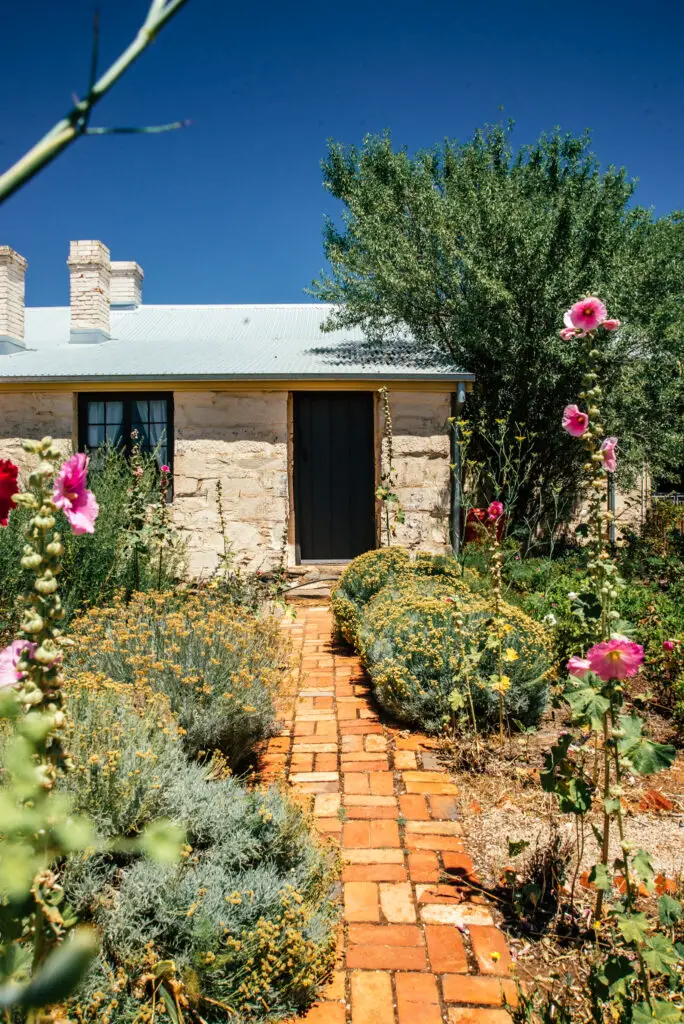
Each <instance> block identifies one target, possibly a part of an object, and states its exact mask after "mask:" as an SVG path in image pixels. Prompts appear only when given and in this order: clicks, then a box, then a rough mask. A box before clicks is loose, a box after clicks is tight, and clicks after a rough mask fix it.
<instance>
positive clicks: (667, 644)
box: [663, 640, 674, 651]
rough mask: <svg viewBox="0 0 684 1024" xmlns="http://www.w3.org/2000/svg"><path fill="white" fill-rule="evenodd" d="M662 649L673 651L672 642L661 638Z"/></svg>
mask: <svg viewBox="0 0 684 1024" xmlns="http://www.w3.org/2000/svg"><path fill="white" fill-rule="evenodd" d="M663 650H664V651H674V643H673V641H672V640H663Z"/></svg>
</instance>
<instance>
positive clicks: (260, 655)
mask: <svg viewBox="0 0 684 1024" xmlns="http://www.w3.org/2000/svg"><path fill="white" fill-rule="evenodd" d="M71 636H72V639H73V640H74V641H75V644H76V648H75V650H74V653H73V656H72V658H71V661H72V664H74V665H75V666H76V667H78V668H81V669H84V670H89V671H93V672H100V673H104V674H105V675H107V676H108V677H109V678H110V679H112V680H114V681H115V682H120V683H127V684H129V685H132V686H135V687H136V688H138V687H140V686H141V685H143V686H146V687H149V688H150V689H151V690H153V691H155V692H158V693H163V694H166V696H167V697H168V698H169V702H170V706H171V710H172V711H173V713H174V714H175V715H176V716H177V719H178V723H179V725H180V727H181V729H182V730H183V743H184V746H185V748H186V750H187V751H188V753H189V754H190V755H191V756H193V757H194V756H197V755H198V754H200V753H202V752H212V751H214V750H219V751H220V752H221V753H223V754H224V756H225V757H226V758H227V759H228V761H229V763H230V766H231V768H232V769H233V770H234V771H237V770H240V769H241V768H242V767H244V766H245V763H246V761H247V759H248V758H249V756H250V754H251V752H252V750H253V748H254V745H255V744H256V743H257V742H258V741H259V740H261V739H264V738H265V737H267V736H269V735H272V734H273V730H274V727H275V721H276V712H275V706H274V695H275V693H276V692H277V688H278V685H279V683H280V680H281V678H282V669H283V667H284V665H285V664H286V663H287V658H288V649H287V644H286V641H285V639H284V635H283V632H282V630H281V629H280V628H279V626H278V623H277V621H276V620H275V619H273V618H268V617H264V618H257V617H256V616H255V615H253V614H252V613H251V612H250V611H249V610H248V609H245V608H240V607H236V606H234V605H231V604H229V603H227V602H226V601H225V600H224V599H223V598H222V596H221V595H220V594H219V593H218V592H216V591H210V590H204V591H200V592H199V593H173V594H136V595H135V596H134V598H133V600H132V601H130V602H129V603H128V604H125V603H123V602H120V603H117V604H115V605H113V606H112V607H111V608H104V609H99V608H93V609H91V610H90V611H89V612H88V613H87V614H86V615H84V616H83V617H82V618H81V619H79V620H78V621H77V622H76V623H75V624H74V629H73V631H72V634H71Z"/></svg>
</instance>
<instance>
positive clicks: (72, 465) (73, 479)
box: [52, 452, 100, 533]
mask: <svg viewBox="0 0 684 1024" xmlns="http://www.w3.org/2000/svg"><path fill="white" fill-rule="evenodd" d="M88 461H89V460H88V456H87V455H84V454H83V452H77V453H76V455H72V456H71V458H70V459H67V460H66V462H64V463H62V466H61V469H60V471H59V473H58V474H57V479H56V480H55V486H54V489H53V492H52V500H53V501H54V503H55V505H56V506H57V508H61V509H62V511H63V512H64V515H65V516H66V517H67V519H68V520H69V523H70V524H71V529H72V530H73V531H74V533H94V532H95V520H96V519H97V514H98V512H99V511H100V509H99V506H98V504H97V501H96V500H95V495H94V494H93V492H92V491H89V490H88V489H87V487H86V478H87V476H88Z"/></svg>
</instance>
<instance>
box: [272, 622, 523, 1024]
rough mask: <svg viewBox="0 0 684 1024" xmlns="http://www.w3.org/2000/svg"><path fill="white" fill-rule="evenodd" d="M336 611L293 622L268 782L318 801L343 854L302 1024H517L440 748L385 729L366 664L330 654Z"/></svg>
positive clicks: (318, 812) (504, 954)
mask: <svg viewBox="0 0 684 1024" xmlns="http://www.w3.org/2000/svg"><path fill="white" fill-rule="evenodd" d="M331 625H332V620H331V615H330V612H329V611H328V609H327V608H311V609H309V608H304V609H302V610H300V611H299V612H298V616H297V619H296V620H295V621H294V622H290V621H286V622H284V628H286V629H287V630H288V632H289V634H290V636H291V638H292V641H293V644H294V647H295V651H296V654H297V657H298V662H299V665H298V669H297V676H298V680H297V681H298V686H299V689H298V695H297V698H296V703H295V706H294V712H293V717H292V721H291V722H290V726H289V729H288V730H287V731H286V733H285V734H284V735H282V736H279V737H277V738H275V739H273V740H271V741H270V743H269V745H268V751H267V752H266V754H265V757H264V759H263V773H264V775H266V776H269V775H271V776H274V775H281V774H283V773H286V774H287V778H288V779H289V782H290V783H291V785H292V786H293V787H295V789H297V790H299V791H300V792H301V793H302V794H311V796H310V800H311V801H312V804H313V813H314V815H315V821H316V825H317V827H318V829H319V831H320V832H321V833H324V834H326V835H327V836H329V837H330V839H331V840H332V841H334V842H339V843H340V845H341V850H342V856H343V862H344V874H343V888H344V925H343V928H342V929H341V931H340V940H339V959H338V969H337V970H336V971H335V973H334V976H333V979H332V982H331V984H330V985H329V987H328V988H327V990H326V991H325V993H324V995H323V999H322V1000H321V1002H319V1003H317V1004H316V1006H314V1007H313V1009H312V1010H310V1011H309V1013H308V1014H307V1015H306V1018H305V1021H306V1024H509V1022H510V1016H509V1014H508V1013H507V1012H506V1011H505V1010H503V1009H501V1003H502V990H503V989H505V991H506V995H507V998H508V999H509V1000H510V1001H512V1000H513V999H514V995H515V987H514V984H513V982H512V981H511V980H510V967H511V959H510V956H509V953H508V950H507V948H506V941H505V938H504V935H503V933H502V932H501V931H499V929H498V928H496V927H495V926H494V922H493V920H492V916H491V913H490V911H489V909H488V907H487V906H486V905H485V904H484V902H478V898H477V897H474V898H472V896H469V890H468V889H467V887H466V888H465V889H464V888H463V887H459V886H458V885H457V884H456V881H457V879H458V878H459V875H461V876H462V875H463V874H466V875H468V874H470V875H472V870H473V868H472V863H471V861H470V858H469V857H468V856H467V855H466V853H465V850H464V846H463V840H462V839H461V826H460V824H459V822H458V821H457V820H456V801H455V799H454V797H455V795H456V793H457V790H456V787H455V786H454V785H453V783H451V782H450V781H449V778H448V776H447V775H446V774H445V773H444V771H443V770H441V769H440V767H439V765H438V763H437V760H436V757H435V754H434V753H433V749H434V741H431V740H430V739H428V738H427V737H423V736H420V735H418V734H415V733H412V734H408V733H406V732H401V731H400V730H398V729H392V728H388V727H387V726H385V725H383V724H381V722H380V721H379V719H378V715H377V713H376V710H375V708H374V705H373V703H372V699H371V697H370V693H369V687H368V683H367V679H366V677H365V675H364V673H363V670H362V669H361V667H360V665H359V662H358V659H356V658H355V657H353V656H351V655H350V654H348V653H346V652H344V651H338V650H336V649H335V648H334V647H333V645H332V644H331Z"/></svg>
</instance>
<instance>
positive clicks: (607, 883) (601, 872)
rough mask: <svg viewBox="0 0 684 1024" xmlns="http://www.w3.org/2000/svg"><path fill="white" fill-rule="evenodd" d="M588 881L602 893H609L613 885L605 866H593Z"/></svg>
mask: <svg viewBox="0 0 684 1024" xmlns="http://www.w3.org/2000/svg"><path fill="white" fill-rule="evenodd" d="M589 881H590V882H591V884H592V885H593V886H595V887H596V888H597V889H601V891H602V892H610V890H611V888H612V885H613V879H612V878H611V874H610V872H609V870H608V868H607V867H606V865H605V864H594V866H593V868H592V869H591V871H590V872H589Z"/></svg>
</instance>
